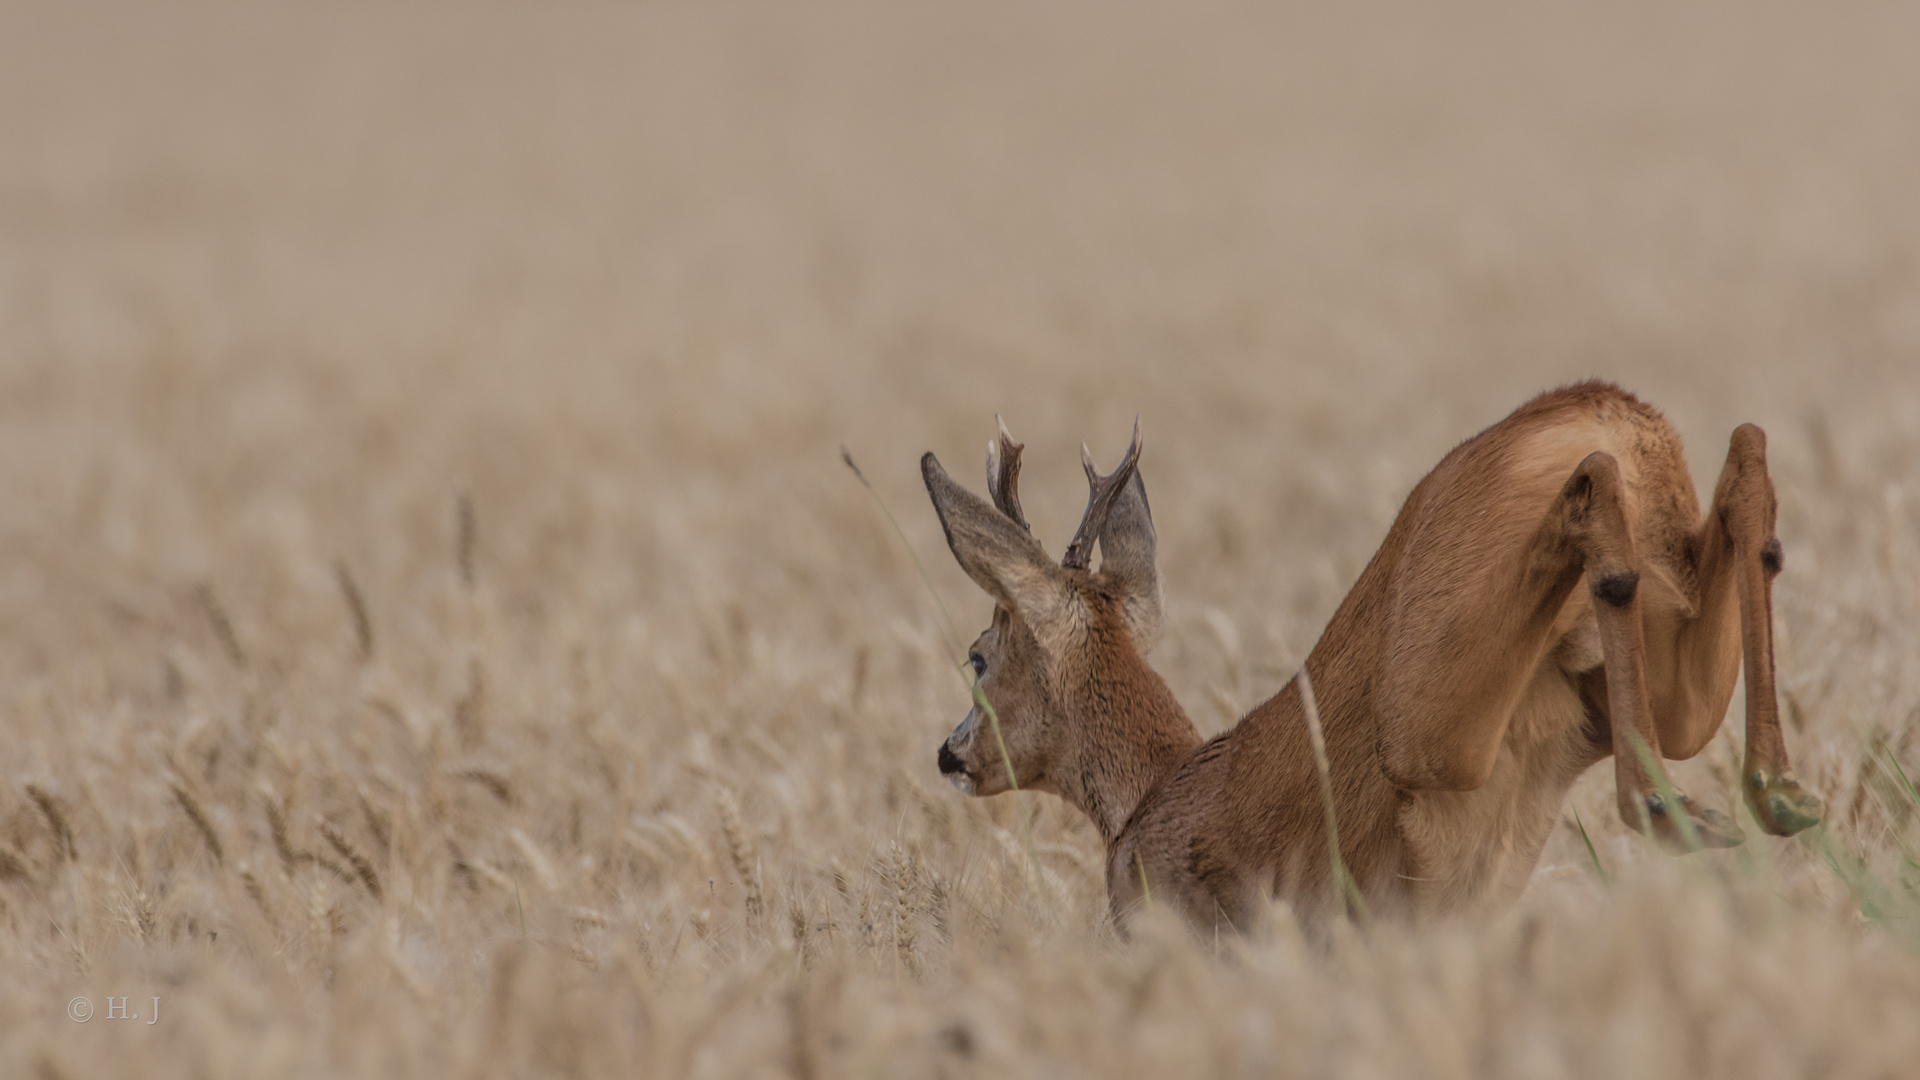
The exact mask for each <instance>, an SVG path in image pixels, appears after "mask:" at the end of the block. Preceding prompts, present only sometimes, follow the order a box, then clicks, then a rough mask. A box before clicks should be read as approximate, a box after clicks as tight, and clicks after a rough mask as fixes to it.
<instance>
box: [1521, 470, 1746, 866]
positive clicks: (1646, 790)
mask: <svg viewBox="0 0 1920 1080" xmlns="http://www.w3.org/2000/svg"><path fill="white" fill-rule="evenodd" d="M1556 526H1557V527H1558V531H1560V532H1561V535H1562V536H1563V537H1564V539H1565V542H1566V543H1567V544H1569V545H1570V546H1571V547H1572V548H1573V549H1574V550H1575V551H1577V552H1578V553H1579V556H1580V561H1581V563H1582V565H1583V566H1584V567H1585V570H1586V576H1587V587H1588V589H1589V590H1590V591H1591V592H1592V594H1593V613H1594V618H1595V619H1596V620H1597V621H1598V623H1599V627H1600V649H1601V653H1602V655H1603V656H1604V657H1605V668H1604V671H1605V681H1606V704H1607V715H1608V720H1609V727H1610V728H1611V729H1612V739H1613V767H1614V785H1615V792H1616V795H1617V797H1618V800H1619V807H1620V816H1621V818H1622V819H1623V820H1625V821H1626V823H1627V824H1628V825H1632V826H1635V827H1637V828H1639V829H1641V830H1642V831H1644V832H1648V833H1650V834H1652V835H1653V836H1654V837H1655V838H1656V839H1659V840H1661V841H1662V842H1664V843H1666V844H1668V845H1670V846H1676V847H1682V848H1686V847H1690V846H1691V845H1692V844H1693V843H1695V842H1698V843H1699V844H1701V845H1703V846H1706V847H1732V846H1734V845H1736V844H1738V843H1740V831H1739V830H1738V829H1737V828H1735V827H1734V824H1733V822H1732V821H1730V820H1729V819H1728V818H1727V816H1726V815H1725V814H1722V813H1719V812H1718V811H1714V810H1708V809H1705V808H1704V807H1696V806H1694V805H1693V801H1692V800H1691V799H1688V798H1687V797H1686V796H1685V795H1679V796H1678V800H1679V805H1678V806H1673V805H1669V804H1668V803H1667V801H1666V799H1665V798H1664V797H1663V796H1662V795H1661V793H1660V792H1659V790H1658V787H1657V785H1656V784H1655V782H1654V777H1653V776H1652V775H1651V774H1650V772H1649V769H1648V765H1649V764H1650V763H1655V762H1658V761H1659V760H1660V757H1661V745H1660V742H1661V740H1660V726H1659V725H1657V724H1656V723H1655V722H1654V713H1653V704H1652V699H1651V696H1650V695H1649V693H1648V690H1647V646H1646V634H1645V627H1644V623H1643V622H1642V620H1641V611H1640V606H1641V605H1640V595H1639V594H1640V589H1639V585H1640V572H1639V565H1640V564H1639V559H1638V557H1637V554H1636V552H1635V549H1634V542H1633V533H1632V531H1631V529H1630V528H1629V527H1628V525H1627V520H1626V507H1625V501H1624V492H1623V491H1622V485H1621V480H1620V468H1619V464H1618V463H1617V462H1616V461H1615V460H1614V458H1613V455H1611V454H1608V453H1606V452H1604V451H1600V452H1596V453H1593V454H1590V455H1588V456H1587V457H1586V459H1585V460H1583V461H1581V462H1580V465H1579V467H1578V468H1576V469H1574V471H1573V475H1572V476H1571V477H1569V478H1568V479H1567V483H1566V486H1565V487H1564V488H1563V489H1562V490H1561V493H1560V499H1559V502H1558V503H1557V504H1556V505H1555V507H1554V510H1553V511H1552V512H1551V513H1550V515H1549V517H1548V529H1549V530H1554V529H1555V527H1556ZM1682 816H1684V817H1685V818H1686V820H1687V822H1688V823H1690V826H1691V827H1690V828H1689V827H1687V826H1686V825H1683V824H1682V822H1681V818H1682ZM1688 833H1691V834H1692V835H1691V836H1688V835H1687V834H1688Z"/></svg>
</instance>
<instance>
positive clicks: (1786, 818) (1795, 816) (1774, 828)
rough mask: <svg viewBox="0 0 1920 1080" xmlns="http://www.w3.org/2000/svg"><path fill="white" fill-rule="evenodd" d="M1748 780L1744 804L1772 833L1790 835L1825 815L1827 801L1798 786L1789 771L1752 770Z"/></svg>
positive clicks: (1818, 821) (1764, 827) (1812, 824)
mask: <svg viewBox="0 0 1920 1080" xmlns="http://www.w3.org/2000/svg"><path fill="white" fill-rule="evenodd" d="M1747 782H1748V787H1747V805H1748V806H1749V807H1751V808H1752V809H1753V817H1754V820H1756V821H1758V822H1759V823H1760V827H1761V828H1762V829H1765V830H1766V831H1767V832H1769V833H1771V834H1773V835H1774V836H1792V835H1793V834H1794V833H1797V832H1799V831H1800V830H1802V829H1810V828H1812V827H1813V826H1815V825H1818V824H1820V819H1821V818H1823V817H1825V816H1826V813H1827V806H1826V803H1824V802H1822V801H1821V800H1820V796H1818V795H1815V794H1814V793H1813V792H1811V791H1808V790H1806V789H1805V788H1803V787H1801V786H1800V781H1798V780H1795V779H1794V778H1793V776H1792V775H1791V774H1786V775H1780V776H1775V775H1773V774H1772V773H1769V772H1766V771H1764V770H1755V771H1754V772H1753V773H1752V774H1751V775H1750V776H1748V777H1747Z"/></svg>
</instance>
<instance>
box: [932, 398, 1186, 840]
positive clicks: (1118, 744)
mask: <svg viewBox="0 0 1920 1080" xmlns="http://www.w3.org/2000/svg"><path fill="white" fill-rule="evenodd" d="M1022 449H1024V446H1023V445H1022V444H1021V443H1017V442H1014V441H1013V437H1012V436H1011V435H1010V434H1008V432H1007V428H1006V425H1005V424H1004V423H1003V424H1000V432H999V438H998V440H997V441H995V442H993V443H990V444H989V445H988V447H987V491H988V494H989V495H990V496H991V497H992V502H988V501H987V500H985V499H982V498H980V497H979V496H977V495H975V494H973V493H972V492H970V491H968V490H967V489H965V488H964V487H961V486H960V485H959V484H958V483H956V482H955V481H954V480H953V479H952V478H951V477H950V476H948V475H947V472H946V470H945V469H943V468H941V467H940V462H939V461H938V460H937V459H935V457H934V456H933V455H932V454H931V453H929V454H927V455H925V456H924V457H922V458H921V459H920V470H921V473H922V475H923V476H924V477H925V479H926V483H927V493H928V494H929V495H930V496H932V498H933V507H934V510H935V511H936V512H937V513H938V514H939V515H940V524H941V527H942V528H944V529H945V530H946V535H947V545H948V547H950V548H952V550H953V555H954V558H956V559H958V560H959V562H960V568H961V569H962V570H965V571H966V573H967V576H968V577H970V578H972V579H973V580H974V583H975V584H977V585H979V586H980V587H981V588H982V589H984V590H985V591H986V593H987V595H989V596H991V597H992V598H993V600H994V610H993V621H992V622H991V624H989V625H988V627H987V629H986V630H985V631H984V632H983V633H982V634H981V635H980V636H979V637H978V638H976V639H975V640H974V643H973V647H972V648H971V649H970V650H969V652H968V657H967V659H968V662H969V663H970V664H971V665H972V667H973V672H974V675H975V677H976V678H977V679H978V680H979V683H980V688H981V691H982V695H983V696H984V697H985V699H986V701H987V703H988V704H989V705H991V706H992V708H993V713H994V715H995V716H996V717H997V718H998V720H999V738H998V739H996V738H995V735H994V731H993V727H992V720H991V719H990V718H989V717H988V716H987V714H986V710H984V709H982V708H981V707H980V706H979V704H978V703H977V702H976V704H975V706H974V707H973V709H972V710H971V711H969V712H968V713H967V717H966V719H965V720H963V721H961V723H960V726H959V727H957V728H955V729H954V732H953V734H952V735H951V736H949V737H948V738H947V740H946V742H944V743H942V744H941V746H940V752H939V765H940V771H941V773H942V774H944V775H945V776H947V778H948V779H949V780H951V781H952V782H953V785H954V786H955V787H956V788H958V789H959V790H961V791H963V792H966V793H969V794H973V795H993V794H997V793H999V792H1002V791H1006V790H1008V789H1009V787H1010V786H1012V785H1011V784H1010V782H1009V781H1010V779H1011V780H1017V782H1018V785H1019V786H1020V787H1022V788H1027V789H1030V790H1039V791H1052V792H1055V793H1057V794H1059V795H1061V796H1062V797H1064V798H1066V799H1067V800H1068V801H1069V802H1071V803H1073V804H1074V805H1075V806H1078V807H1079V808H1080V809H1082V810H1084V811H1085V812H1086V813H1087V814H1088V816H1090V817H1092V818H1093V819H1094V821H1095V823H1096V824H1097V825H1099V826H1100V828H1101V831H1102V833H1103V834H1104V835H1106V836H1107V837H1108V838H1109V839H1111V838H1112V836H1114V835H1115V834H1117V832H1118V830H1119V828H1120V826H1122V825H1124V824H1125V822H1126V818H1127V816H1128V815H1130V814H1131V813H1132V811H1133V808H1134V807H1135V806H1136V805H1137V804H1138V802H1139V800H1140V798H1141V797H1143V796H1144V795H1145V794H1146V793H1147V791H1149V790H1151V788H1152V786H1153V785H1154V784H1155V783H1157V782H1158V781H1159V779H1160V778H1161V777H1162V776H1164V775H1165V773H1166V772H1167V771H1169V770H1170V769H1171V768H1172V766H1173V765H1176V764H1178V763H1179V761H1180V760H1183V759H1184V757H1185V755H1186V753H1188V752H1190V751H1191V750H1192V748H1193V747H1194V746H1196V745H1198V743H1199V736H1198V735H1197V734H1196V733H1195V732H1194V729H1193V725H1192V723H1191V722H1189V721H1188V720H1187V718H1186V715H1185V714H1184V713H1183V712H1181V710H1180V707H1179V705H1178V703H1176V702H1175V701H1174V700H1173V696H1172V694H1171V693H1170V692H1169V691H1168V690H1167V687H1166V684H1165V683H1164V682H1163V681H1161V679H1160V677H1159V676H1158V675H1157V674H1155V673H1154V671H1153V670H1152V669H1151V668H1150V667H1148V666H1147V663H1146V660H1145V655H1146V653H1147V651H1148V650H1149V649H1151V648H1152V647H1153V644H1154V642H1155V640H1156V639H1158V637H1159V635H1160V623H1161V614H1160V577H1159V573H1158V571H1157V569H1156V568H1155V564H1154V531H1153V517H1152V514H1151V512H1150V511H1149V509H1148V507H1147V492H1146V487H1145V485H1144V484H1143V483H1142V482H1141V479H1140V472H1139V460H1140V423H1139V421H1138V420H1135V421H1134V427H1133V442H1132V444H1131V446H1129V447H1128V449H1127V453H1126V456H1125V457H1124V458H1123V459H1122V460H1121V462H1120V465H1119V467H1118V468H1116V469H1115V470H1114V471H1113V472H1112V473H1110V474H1108V475H1106V476H1101V475H1100V473H1099V471H1098V470H1097V469H1096V468H1095V467H1094V463H1093V455H1092V453H1091V452H1089V451H1087V450H1086V448H1085V447H1082V448H1081V457H1082V464H1083V465H1084V466H1085V468H1086V473H1087V483H1088V487H1089V493H1088V496H1087V509H1086V513H1085V515H1084V516H1083V517H1082V518H1081V521H1080V528H1079V529H1078V531H1076V532H1075V533H1074V537H1073V541H1072V543H1070V544H1068V545H1067V551H1066V555H1065V557H1063V558H1062V559H1061V561H1060V562H1059V563H1057V564H1056V563H1055V562H1054V561H1053V560H1052V559H1051V558H1049V557H1048V556H1047V553H1046V551H1045V550H1044V549H1043V548H1042V547H1041V546H1040V542H1039V541H1038V540H1036V539H1035V538H1034V536H1033V532H1032V530H1031V529H1030V528H1029V527H1028V525H1027V521H1026V517H1025V515H1024V514H1023V513H1022V512H1021V509H1020V495H1019V490H1018V485H1019V479H1020V452H1021V450H1022ZM1096 542H1097V543H1098V544H1099V547H1100V555H1101V561H1100V568H1099V569H1098V570H1097V571H1096V570H1094V569H1092V566H1091V563H1092V559H1093V549H1094V545H1095V543H1096ZM1002 743H1004V744H1005V752H1004V756H1003V754H1002V750H1001V744H1002ZM1009 771H1011V773H1012V777H1011V778H1010V777H1009V775H1008V773H1009Z"/></svg>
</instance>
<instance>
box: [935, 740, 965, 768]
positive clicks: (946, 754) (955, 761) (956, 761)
mask: <svg viewBox="0 0 1920 1080" xmlns="http://www.w3.org/2000/svg"><path fill="white" fill-rule="evenodd" d="M966 771H967V767H966V766H965V765H964V764H962V763H961V761H960V755H958V754H956V753H954V752H953V751H952V750H951V749H949V748H948V746H947V744H946V743H941V744H940V775H942V776H952V775H953V774H954V773H957V772H966Z"/></svg>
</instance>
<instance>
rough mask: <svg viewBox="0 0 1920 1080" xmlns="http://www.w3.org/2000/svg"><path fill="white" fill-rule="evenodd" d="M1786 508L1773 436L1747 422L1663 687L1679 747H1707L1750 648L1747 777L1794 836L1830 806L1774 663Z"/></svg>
mask: <svg viewBox="0 0 1920 1080" xmlns="http://www.w3.org/2000/svg"><path fill="white" fill-rule="evenodd" d="M1777 509H1778V502H1777V500H1776V499H1775V497H1774V492H1773V480H1772V478H1771V477H1769V476H1768V474H1767V437H1766V435H1765V433H1763V432H1762V431H1761V430H1760V429H1759V428H1757V427H1755V426H1754V425H1752V424H1742V425H1741V426H1740V427H1739V428H1736V429H1735V430H1734V433H1733V438H1732V440H1731V443H1730V445H1729V446H1728V448H1727V463H1726V466H1725V467H1724V468H1723V469H1722V470H1721V472H1720V481H1719V483H1717V484H1716V485H1715V486H1714V492H1713V506H1712V508H1711V509H1710V510H1708V512H1707V516H1706V519H1705V520H1704V521H1702V522H1701V524H1700V533H1699V535H1698V550H1699V552H1700V559H1699V564H1698V580H1699V582H1700V611H1699V614H1698V616H1697V617H1695V618H1694V619H1693V620H1691V621H1690V622H1689V623H1688V624H1687V625H1686V626H1685V627H1683V628H1682V629H1681V632H1680V634H1679V636H1678V640H1677V644H1678V653H1679V655H1678V658H1677V659H1678V663H1677V665H1676V667H1675V671H1674V674H1673V679H1672V683H1673V685H1672V688H1671V690H1670V691H1669V692H1668V693H1667V694H1665V695H1663V696H1664V697H1667V698H1669V699H1671V701H1672V702H1673V706H1672V707H1671V708H1669V709H1668V710H1667V712H1668V713H1669V714H1670V716H1663V719H1671V721H1672V722H1673V724H1674V726H1675V727H1676V728H1678V729H1680V730H1678V731H1677V732H1676V734H1677V735H1678V737H1679V738H1680V740H1681V741H1682V742H1683V750H1684V752H1683V753H1681V754H1679V755H1678V756H1682V757H1685V756H1690V755H1691V753H1693V752H1694V751H1696V750H1698V749H1699V748H1700V747H1701V746H1703V745H1704V744H1705V743H1706V741H1707V740H1708V739H1710V738H1712V737H1713V733H1714V731H1715V730H1716V729H1717V728H1718V727H1719V724H1720V718H1721V717H1723V716H1724V715H1726V711H1727V702H1728V700H1729V699H1730V698H1732V696H1733V682H1734V676H1735V674H1736V673H1737V672H1738V670H1739V664H1738V663H1737V662H1736V661H1735V659H1734V658H1735V656H1736V655H1739V656H1740V657H1742V658H1743V659H1744V662H1745V668H1746V676H1747V717H1746V727H1747V759H1746V765H1745V767H1744V768H1743V769H1742V770H1741V775H1742V777H1743V781H1742V783H1741V785H1740V787H1741V789H1742V790H1743V791H1745V792H1746V796H1747V805H1748V806H1749V807H1750V808H1752V810H1753V816H1754V818H1755V820H1757V821H1758V822H1759V823H1760V827H1761V828H1763V829H1765V830H1766V831H1767V832H1769V833H1772V834H1773V835H1775V836H1791V835H1793V834H1794V833H1796V832H1799V831H1800V830H1802V829H1805V828H1808V827H1809V826H1812V825H1816V824H1819V822H1820V819H1821V817H1822V816H1823V814H1824V812H1825V807H1824V806H1823V804H1822V803H1821V801H1820V798H1819V797H1818V796H1816V795H1814V794H1813V793H1812V792H1809V791H1806V790H1804V789H1802V788H1801V787H1800V784H1799V781H1797V780H1795V779H1794V777H1793V771H1792V766H1791V764H1790V762H1789V761H1788V759H1787V744H1786V740H1785V739H1784V738H1783V737H1782V736H1781V732H1780V706H1779V699H1778V697H1777V695H1776V691H1775V687H1774V672H1773V579H1774V578H1775V577H1776V576H1777V575H1778V574H1779V573H1780V568H1781V565H1782V562H1783V558H1784V556H1783V552H1782V551H1781V548H1780V541H1779V539H1778V538H1777V537H1776V536H1775V535H1774V519H1775V516H1776V512H1777ZM1736 613H1737V616H1738V624H1737V627H1736V625H1735V624H1734V619H1735V616H1736ZM1736 630H1737V633H1738V638H1737V639H1736V638H1735V633H1736ZM1736 640H1737V642H1738V648H1737V650H1736V648H1735V642H1736ZM1662 733H1663V734H1665V733H1666V728H1665V727H1664V726H1663V727H1662Z"/></svg>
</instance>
